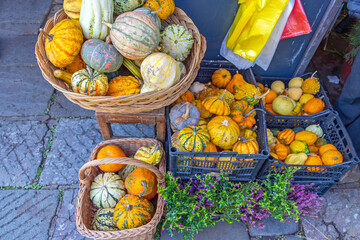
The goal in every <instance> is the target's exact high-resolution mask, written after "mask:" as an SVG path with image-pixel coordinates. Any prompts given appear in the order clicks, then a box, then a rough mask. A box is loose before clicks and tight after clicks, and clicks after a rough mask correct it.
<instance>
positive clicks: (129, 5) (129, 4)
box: [114, 0, 146, 15]
mask: <svg viewBox="0 0 360 240" xmlns="http://www.w3.org/2000/svg"><path fill="white" fill-rule="evenodd" d="M145 2H146V0H114V12H115V13H116V14H118V15H119V14H122V13H124V12H129V11H132V10H134V9H135V8H138V7H140V6H142V5H143V4H144V3H145Z"/></svg>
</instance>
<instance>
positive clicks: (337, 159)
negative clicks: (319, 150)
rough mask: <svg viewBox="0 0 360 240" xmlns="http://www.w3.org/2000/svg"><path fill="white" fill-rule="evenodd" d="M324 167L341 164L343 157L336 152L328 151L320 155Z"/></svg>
mask: <svg viewBox="0 0 360 240" xmlns="http://www.w3.org/2000/svg"><path fill="white" fill-rule="evenodd" d="M321 160H322V162H323V163H324V165H335V164H339V163H342V162H343V156H342V155H341V153H340V152H339V151H338V150H328V151H326V152H324V153H323V154H322V155H321Z"/></svg>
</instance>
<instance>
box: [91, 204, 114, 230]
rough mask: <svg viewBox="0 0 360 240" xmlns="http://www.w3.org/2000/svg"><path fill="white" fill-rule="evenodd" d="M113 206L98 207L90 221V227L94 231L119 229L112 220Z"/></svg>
mask: <svg viewBox="0 0 360 240" xmlns="http://www.w3.org/2000/svg"><path fill="white" fill-rule="evenodd" d="M114 212H115V208H102V209H98V210H97V211H96V213H95V215H94V218H93V221H92V224H91V226H92V229H93V230H95V231H117V230H119V229H118V227H117V226H116V223H115V221H114Z"/></svg>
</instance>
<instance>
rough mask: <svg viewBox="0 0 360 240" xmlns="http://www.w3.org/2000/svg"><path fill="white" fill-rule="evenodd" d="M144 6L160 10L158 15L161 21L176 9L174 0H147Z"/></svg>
mask: <svg viewBox="0 0 360 240" xmlns="http://www.w3.org/2000/svg"><path fill="white" fill-rule="evenodd" d="M143 7H147V8H150V9H151V10H153V11H159V12H157V13H156V15H157V16H158V17H159V18H160V20H161V21H163V20H165V19H167V18H168V17H169V16H170V15H171V14H173V13H174V11H175V3H174V0H147V1H146V2H145V4H144V5H143Z"/></svg>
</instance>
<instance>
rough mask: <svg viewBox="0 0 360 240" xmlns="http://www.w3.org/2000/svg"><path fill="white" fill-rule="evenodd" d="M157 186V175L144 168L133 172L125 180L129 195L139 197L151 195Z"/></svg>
mask: <svg viewBox="0 0 360 240" xmlns="http://www.w3.org/2000/svg"><path fill="white" fill-rule="evenodd" d="M155 184H156V175H155V174H154V173H153V172H152V171H150V170H148V169H146V168H143V167H138V168H136V169H135V170H134V171H132V172H131V173H130V174H129V175H128V176H127V177H126V179H125V187H126V189H127V191H128V193H131V194H133V195H137V196H139V197H142V196H146V195H149V194H151V193H152V192H153V191H154V188H155Z"/></svg>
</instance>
